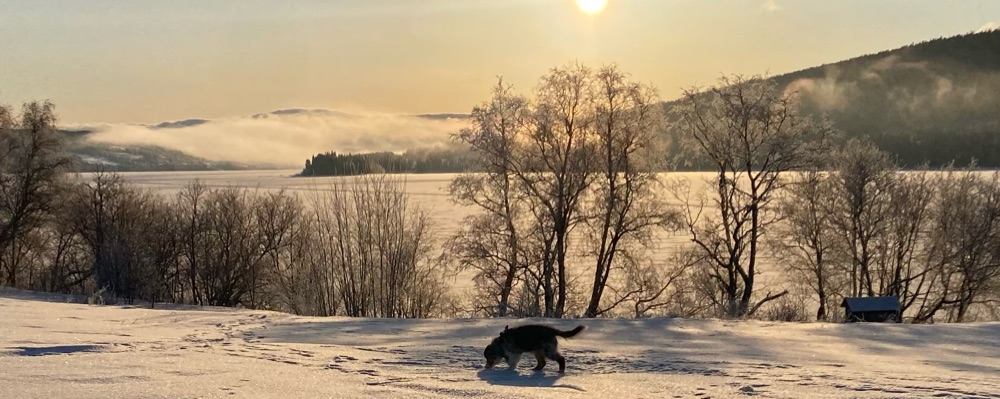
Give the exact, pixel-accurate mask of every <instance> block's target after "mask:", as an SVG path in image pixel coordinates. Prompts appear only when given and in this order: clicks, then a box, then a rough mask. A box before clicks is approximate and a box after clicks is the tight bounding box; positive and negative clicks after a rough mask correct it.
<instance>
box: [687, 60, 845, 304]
mask: <svg viewBox="0 0 1000 399" xmlns="http://www.w3.org/2000/svg"><path fill="white" fill-rule="evenodd" d="M679 112H680V116H681V124H680V128H681V130H682V133H683V135H684V137H685V140H684V142H683V143H684V146H685V149H686V150H687V151H689V152H691V153H692V154H694V155H695V156H696V157H697V158H698V159H700V160H705V161H708V162H710V163H711V165H712V166H713V168H714V169H715V172H716V175H717V177H716V179H715V181H714V185H713V186H714V187H715V188H716V190H715V192H714V194H713V196H714V202H715V204H714V205H715V211H716V212H717V214H715V215H714V216H708V215H703V214H701V213H692V212H688V218H687V223H686V224H687V227H688V230H689V231H690V232H691V234H692V241H693V242H694V244H695V246H696V247H698V248H699V249H700V250H701V251H703V253H704V254H705V262H706V266H707V267H708V269H709V275H710V276H711V278H712V279H713V280H714V281H715V283H716V284H717V285H718V288H719V289H720V290H721V291H722V292H723V293H724V294H725V299H724V300H725V309H724V311H725V313H726V315H728V316H730V317H740V316H747V315H750V314H753V312H754V311H755V310H756V309H757V308H758V307H760V306H761V305H762V304H764V303H766V302H768V301H771V300H773V299H776V298H778V297H781V296H782V295H784V294H786V293H787V291H785V292H780V293H777V294H770V293H769V294H768V295H765V296H764V298H761V299H759V300H757V301H756V304H754V303H752V302H753V301H754V298H755V297H754V284H755V282H756V277H757V273H758V270H757V267H758V257H759V253H760V248H759V244H760V242H761V238H762V237H763V236H764V234H765V233H766V232H767V230H768V229H769V227H770V226H771V225H772V224H773V223H774V222H775V217H774V215H773V214H769V213H768V212H767V211H768V210H769V208H770V206H771V202H772V200H773V199H774V195H775V193H776V192H777V191H778V190H780V189H781V188H782V187H783V186H784V185H785V181H784V180H783V176H782V173H784V172H787V171H791V170H795V169H799V168H802V167H806V166H808V165H809V164H810V163H812V162H813V156H814V154H817V153H819V152H820V150H821V149H822V148H824V147H825V145H826V142H827V141H826V139H825V138H826V137H827V136H828V135H829V134H830V133H831V130H832V129H831V128H830V127H829V126H828V125H826V124H817V123H812V122H811V120H809V119H805V118H803V117H801V116H800V115H799V114H798V112H797V103H796V100H795V99H794V97H792V96H790V95H786V94H784V93H782V92H781V91H779V90H778V89H777V88H776V87H775V84H774V83H773V82H771V81H770V80H768V79H766V78H764V77H760V76H753V77H742V76H734V77H731V78H730V77H722V78H721V79H720V81H719V85H718V86H717V87H715V88H712V89H710V90H707V91H702V90H698V89H690V90H686V91H685V94H684V99H683V105H682V106H681V107H680V110H679Z"/></svg>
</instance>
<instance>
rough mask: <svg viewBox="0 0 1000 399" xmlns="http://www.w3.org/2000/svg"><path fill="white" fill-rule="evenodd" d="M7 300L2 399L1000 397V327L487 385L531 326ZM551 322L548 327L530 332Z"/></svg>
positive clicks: (765, 348)
mask: <svg viewBox="0 0 1000 399" xmlns="http://www.w3.org/2000/svg"><path fill="white" fill-rule="evenodd" d="M69 299H72V298H67V297H64V296H59V295H49V294H38V293H28V292H23V291H12V290H0V398H11V399H14V398H18V399H20V398H63V397H65V398H69V397H74V398H213V397H217V398H282V399H288V398H453V397H463V398H464V397H477V398H590V397H593V398H615V399H625V398H690V397H699V398H708V397H712V398H723V397H747V396H757V397H761V398H824V397H837V398H842V397H843V398H846V397H880V398H888V397H899V398H916V397H928V398H930V397H965V398H969V397H976V398H979V397H1000V323H980V324H962V325H895V324H854V325H837V324H822V323H768V322H756V321H720V320H687V319H644V320H625V319H600V320H589V319H588V320H559V321H555V322H551V323H552V324H555V325H557V326H560V327H562V328H565V329H569V328H571V327H574V326H576V325H578V324H580V323H582V324H585V325H586V326H587V327H588V329H587V330H585V331H584V332H583V333H582V334H580V335H579V336H577V337H576V338H574V339H571V340H562V351H563V353H564V354H565V355H566V357H567V359H568V367H567V372H566V374H565V375H558V374H557V373H556V371H555V367H554V366H555V364H552V363H550V365H549V367H548V368H547V369H546V370H545V371H544V372H542V373H535V372H532V371H531V370H530V368H531V367H532V366H534V364H533V363H534V360H533V359H529V358H530V356H526V357H525V359H524V360H522V364H521V367H520V368H519V370H518V371H517V372H510V371H506V370H503V369H497V370H483V368H482V366H483V363H484V359H482V350H483V347H484V346H485V345H486V344H487V343H488V342H489V340H490V339H491V338H493V337H494V336H496V335H497V334H498V333H499V331H500V330H502V329H503V327H504V325H507V324H509V325H512V326H513V325H517V324H521V323H524V322H527V321H528V320H496V319H494V320H472V319H450V320H373V319H351V318H309V317H296V316H291V315H286V314H280V313H273V312H263V311H248V310H233V309H222V308H197V307H177V306H173V307H170V308H167V309H155V310H151V309H147V308H140V307H123V306H93V305H86V304H76V303H66V302H67V300H69ZM531 321H538V320H531Z"/></svg>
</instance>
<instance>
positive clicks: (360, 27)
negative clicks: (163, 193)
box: [0, 0, 1000, 124]
mask: <svg viewBox="0 0 1000 399" xmlns="http://www.w3.org/2000/svg"><path fill="white" fill-rule="evenodd" d="M608 3H609V4H608V7H607V9H605V11H604V12H603V13H601V14H599V15H596V16H588V15H585V14H583V13H582V12H580V11H579V10H578V8H577V7H576V4H575V1H574V0H364V1H362V0H322V1H320V0H316V1H301V0H298V1H274V0H231V1H212V0H120V1H110V0H44V1H38V0H0V38H2V40H0V103H13V104H18V103H20V102H22V101H27V100H33V99H46V98H47V99H51V100H52V101H54V102H55V103H56V105H57V109H58V111H59V114H60V116H61V119H62V121H63V122H64V123H67V124H73V123H90V122H108V123H121V122H126V123H156V122H161V121H166V120H176V119H185V118H219V117H227V116H234V115H247V114H253V113H257V112H265V111H270V110H275V109H282V108H331V109H345V110H364V111H378V112H400V113H433V112H468V111H469V110H470V109H471V107H472V106H473V105H474V104H476V103H478V102H479V101H482V100H484V99H486V98H487V96H488V94H489V93H488V92H489V88H490V85H491V84H492V83H493V82H494V80H495V77H496V76H497V75H504V76H505V77H506V78H507V79H508V80H509V81H510V82H512V83H514V84H515V85H517V86H519V87H520V88H521V89H522V90H525V91H528V90H530V89H531V88H533V86H534V85H535V82H536V81H537V78H538V77H539V76H541V75H543V74H544V73H545V72H546V70H547V69H548V68H550V67H553V66H557V65H562V64H565V63H567V62H569V61H572V60H579V61H582V62H585V63H587V64H590V65H594V66H597V65H599V64H600V63H604V62H617V63H618V64H620V65H621V66H622V68H623V69H625V70H626V71H628V72H631V73H632V74H633V75H635V77H637V78H639V79H641V80H644V81H648V82H651V83H653V84H654V85H655V86H657V87H658V88H659V89H660V92H661V96H662V97H663V98H665V99H672V98H674V97H675V96H676V95H677V94H678V92H679V89H680V88H681V87H686V86H689V85H692V84H707V83H712V81H713V80H714V79H715V78H716V77H718V75H719V73H722V72H725V73H735V72H739V73H760V72H765V71H770V72H772V73H783V72H789V71H793V70H797V69H802V68H805V67H810V66H815V65H819V64H823V63H829V62H835V61H839V60H842V59H845V58H850V57H854V56H858V55H862V54H864V53H870V52H874V51H879V50H884V49H890V48H894V47H898V46H901V45H906V44H909V43H913V42H919V41H923V40H927V39H932V38H936V37H941V36H952V35H955V34H960V33H966V32H970V31H975V30H977V29H979V28H980V27H982V26H986V25H987V24H989V23H993V24H994V26H995V25H996V23H997V22H998V21H1000V1H997V0H964V1H941V0H878V1H872V0H836V1H832V0H831V1H819V0H799V1H792V0H770V1H767V0H750V1H742V0H725V1H723V0H717V1H709V0H608Z"/></svg>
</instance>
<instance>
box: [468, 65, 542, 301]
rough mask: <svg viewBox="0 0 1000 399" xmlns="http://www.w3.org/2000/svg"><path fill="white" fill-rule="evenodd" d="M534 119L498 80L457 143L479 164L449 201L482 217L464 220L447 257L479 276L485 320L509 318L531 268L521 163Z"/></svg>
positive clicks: (523, 101) (523, 100) (527, 107)
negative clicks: (515, 296) (520, 281)
mask: <svg viewBox="0 0 1000 399" xmlns="http://www.w3.org/2000/svg"><path fill="white" fill-rule="evenodd" d="M531 116H532V115H531V109H530V105H529V102H528V100H527V99H526V98H524V97H521V96H518V95H515V94H513V93H512V89H511V87H510V86H507V85H505V84H504V83H503V79H499V80H498V82H497V85H496V86H495V87H494V89H493V98H492V99H491V100H490V101H489V102H488V103H484V104H482V105H480V106H477V107H475V108H473V110H472V114H471V118H470V119H471V121H472V123H471V126H470V127H469V128H466V129H463V130H462V131H461V132H460V133H459V134H457V135H456V136H455V137H454V138H455V139H456V140H458V141H460V142H462V143H464V144H466V145H468V146H469V147H470V148H471V149H472V151H473V153H474V154H475V155H476V159H477V160H478V164H477V165H476V166H477V167H476V168H475V171H476V172H473V173H466V174H463V175H461V176H459V177H457V178H455V179H454V180H453V181H452V182H451V185H450V186H449V190H450V194H451V197H452V199H453V201H455V202H456V203H457V204H459V205H464V206H474V207H476V208H478V209H480V210H481V211H482V213H481V214H477V215H473V216H470V217H468V218H467V219H466V223H465V226H466V227H465V228H463V229H462V230H461V231H459V232H458V233H457V234H456V235H455V237H454V239H453V240H452V241H451V242H452V244H451V251H449V252H450V253H451V254H452V256H453V261H454V262H457V263H458V265H459V267H461V268H463V269H473V270H476V277H475V278H474V281H475V282H476V285H477V287H479V289H478V290H477V291H479V292H483V293H486V296H487V298H481V299H483V300H485V301H484V302H482V304H481V307H482V309H481V310H482V311H484V312H485V314H487V315H495V316H499V317H504V316H507V314H508V310H509V307H510V298H511V294H512V292H513V290H514V286H515V280H516V278H517V277H518V275H519V274H521V273H522V271H523V270H524V269H525V268H526V267H528V264H529V263H530V260H529V258H531V256H530V255H529V252H528V251H527V250H526V248H525V243H526V239H525V237H524V236H525V233H524V231H523V230H524V229H525V227H524V226H523V225H524V224H525V221H524V218H525V213H526V212H525V204H524V198H523V197H524V196H523V194H522V193H521V190H520V183H521V182H520V181H519V179H518V175H517V173H518V172H519V170H518V168H517V163H518V159H517V158H519V157H522V156H523V155H522V154H523V151H524V150H523V148H522V147H524V144H525V143H524V142H523V140H524V136H525V135H526V134H527V132H528V131H529V130H530V129H531V126H533V125H532V121H531Z"/></svg>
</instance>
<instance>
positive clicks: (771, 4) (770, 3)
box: [760, 0, 781, 12]
mask: <svg viewBox="0 0 1000 399" xmlns="http://www.w3.org/2000/svg"><path fill="white" fill-rule="evenodd" d="M760 8H763V9H764V11H767V12H775V11H779V10H781V6H779V5H778V3H777V2H776V1H775V0H767V1H765V2H764V3H763V4H761V5H760Z"/></svg>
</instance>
